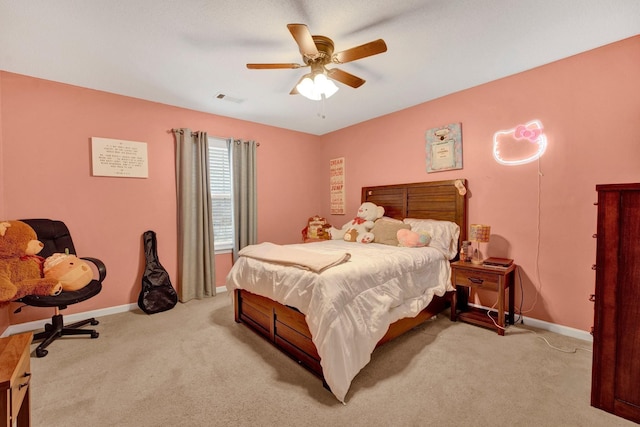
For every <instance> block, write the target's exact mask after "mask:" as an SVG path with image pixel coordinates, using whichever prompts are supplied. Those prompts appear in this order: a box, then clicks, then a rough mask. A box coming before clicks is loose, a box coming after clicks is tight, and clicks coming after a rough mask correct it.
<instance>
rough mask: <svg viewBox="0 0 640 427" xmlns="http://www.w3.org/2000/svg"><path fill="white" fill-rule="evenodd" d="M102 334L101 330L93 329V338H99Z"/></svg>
mask: <svg viewBox="0 0 640 427" xmlns="http://www.w3.org/2000/svg"><path fill="white" fill-rule="evenodd" d="M99 336H100V333H99V332H96V331H93V332H91V338H98V337H99Z"/></svg>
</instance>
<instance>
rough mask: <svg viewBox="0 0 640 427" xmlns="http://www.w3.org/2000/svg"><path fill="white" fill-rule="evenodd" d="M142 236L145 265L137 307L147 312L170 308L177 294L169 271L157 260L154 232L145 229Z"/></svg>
mask: <svg viewBox="0 0 640 427" xmlns="http://www.w3.org/2000/svg"><path fill="white" fill-rule="evenodd" d="M142 237H143V242H144V255H145V257H146V260H147V265H146V268H145V270H144V274H143V275H142V290H141V291H140V296H139V297H138V307H140V309H141V310H142V311H144V312H145V313H147V314H154V313H160V312H161V311H167V310H170V309H172V308H173V307H174V306H175V305H176V304H177V303H178V294H177V293H176V290H175V289H174V288H173V286H172V285H171V279H170V278H169V273H167V271H166V270H165V269H164V268H163V267H162V265H161V264H160V261H159V260H158V248H157V242H156V233H155V232H154V231H151V230H149V231H145V232H144V234H143V235H142Z"/></svg>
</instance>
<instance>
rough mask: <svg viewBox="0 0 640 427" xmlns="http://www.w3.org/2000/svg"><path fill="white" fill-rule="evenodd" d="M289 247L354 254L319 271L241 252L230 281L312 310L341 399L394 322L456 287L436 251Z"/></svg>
mask: <svg viewBox="0 0 640 427" xmlns="http://www.w3.org/2000/svg"><path fill="white" fill-rule="evenodd" d="M290 246H291V247H300V248H301V249H304V250H307V251H308V250H313V251H317V252H318V253H321V254H329V253H335V252H341V253H344V252H348V253H350V254H351V258H350V259H349V261H347V262H346V263H343V264H340V265H337V266H334V267H331V268H328V269H326V270H324V271H323V272H322V273H320V274H318V273H314V272H312V271H309V270H305V269H301V268H297V267H292V266H282V265H278V264H276V263H271V262H264V261H260V260H257V259H254V258H249V257H243V256H241V257H240V258H239V259H238V260H237V261H236V263H235V264H234V266H233V268H232V269H231V271H230V272H229V275H228V276H227V283H226V286H227V289H229V290H232V289H235V288H242V289H245V290H247V291H249V292H252V293H254V294H258V295H262V296H265V297H267V298H270V299H272V300H275V301H278V302H280V303H281V304H285V305H289V306H292V307H295V308H297V309H298V310H300V311H301V312H302V313H304V314H305V316H306V321H307V325H308V326H309V330H310V332H311V335H312V339H313V342H314V344H315V346H316V348H317V350H318V354H319V355H320V358H321V361H320V363H321V365H322V370H323V374H324V379H325V381H326V382H327V384H328V385H329V387H330V388H331V391H332V392H333V394H334V395H335V396H336V397H337V398H338V400H340V401H341V402H344V400H345V396H346V394H347V392H348V390H349V386H350V385H351V381H352V380H353V378H354V377H355V376H356V374H357V373H358V372H359V371H360V370H361V369H362V368H363V367H364V366H365V365H366V364H367V363H369V360H370V359H371V353H372V352H373V350H374V349H375V346H376V344H377V343H378V341H380V339H381V338H382V337H383V336H384V334H385V333H386V332H387V329H388V327H389V325H390V324H391V323H393V322H395V321H396V320H398V319H401V318H404V317H414V316H416V315H417V314H418V313H419V312H420V311H421V310H422V309H424V308H425V307H426V306H427V305H428V304H429V302H431V299H432V298H433V296H434V295H438V296H442V295H444V293H445V292H446V291H449V290H453V287H452V286H451V280H450V276H451V268H450V265H449V261H448V260H447V258H446V257H445V256H444V255H443V254H442V252H440V251H439V250H437V249H434V248H430V247H424V248H401V247H393V246H387V245H382V244H378V243H370V244H361V243H350V242H345V241H342V240H328V241H325V242H316V243H310V244H299V245H290Z"/></svg>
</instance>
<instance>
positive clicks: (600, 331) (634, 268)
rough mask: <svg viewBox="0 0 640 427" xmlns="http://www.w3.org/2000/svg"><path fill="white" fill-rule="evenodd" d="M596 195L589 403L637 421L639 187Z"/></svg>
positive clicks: (613, 187) (602, 188)
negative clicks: (594, 285)
mask: <svg viewBox="0 0 640 427" xmlns="http://www.w3.org/2000/svg"><path fill="white" fill-rule="evenodd" d="M596 191H597V193H598V203H597V205H598V226H597V235H596V237H597V249H596V265H595V270H596V287H595V299H594V301H595V313H594V314H595V315H594V327H593V368H592V378H591V405H592V406H595V407H596V408H600V409H603V410H605V411H607V412H611V413H613V414H615V415H618V416H620V417H623V418H626V419H629V420H631V421H635V422H637V423H640V183H638V184H608V185H597V186H596Z"/></svg>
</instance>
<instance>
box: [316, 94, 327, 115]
mask: <svg viewBox="0 0 640 427" xmlns="http://www.w3.org/2000/svg"><path fill="white" fill-rule="evenodd" d="M320 96H321V99H320V100H321V101H322V102H321V103H320V105H319V106H318V110H319V111H318V117H320V118H321V119H326V118H327V116H326V115H325V114H324V101H325V99H327V97H326V96H324V93H322V94H320Z"/></svg>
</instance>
